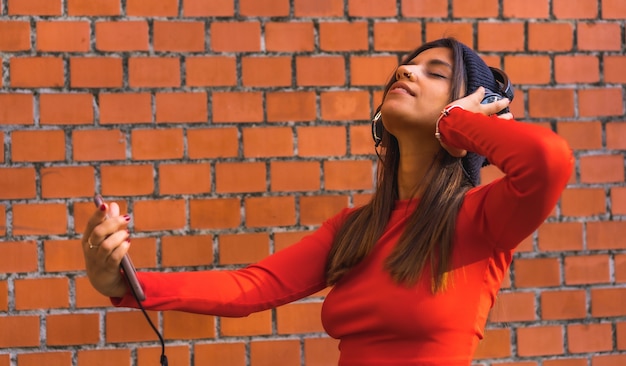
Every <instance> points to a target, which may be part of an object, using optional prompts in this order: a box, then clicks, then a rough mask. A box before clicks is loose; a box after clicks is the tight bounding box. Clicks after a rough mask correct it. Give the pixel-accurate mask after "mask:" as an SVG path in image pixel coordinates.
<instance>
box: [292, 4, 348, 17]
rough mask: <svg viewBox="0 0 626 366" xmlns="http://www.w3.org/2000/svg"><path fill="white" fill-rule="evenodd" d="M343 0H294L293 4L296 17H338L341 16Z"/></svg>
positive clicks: (342, 13)
mask: <svg viewBox="0 0 626 366" xmlns="http://www.w3.org/2000/svg"><path fill="white" fill-rule="evenodd" d="M343 4H344V2H343V0H317V1H315V2H311V1H309V0H295V1H294V4H293V8H294V15H295V16H296V17H307V18H308V17H315V18H325V17H338V16H343V15H344V11H343V7H344V5H343Z"/></svg>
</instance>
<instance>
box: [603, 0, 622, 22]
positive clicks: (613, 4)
mask: <svg viewBox="0 0 626 366" xmlns="http://www.w3.org/2000/svg"><path fill="white" fill-rule="evenodd" d="M601 2H602V6H601V9H602V18H603V19H618V20H622V19H624V18H626V4H624V2H622V1H619V0H602V1H601Z"/></svg>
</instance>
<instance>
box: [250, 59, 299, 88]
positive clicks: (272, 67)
mask: <svg viewBox="0 0 626 366" xmlns="http://www.w3.org/2000/svg"><path fill="white" fill-rule="evenodd" d="M241 75H242V76H241V80H242V83H243V85H245V86H290V85H291V57H283V56H280V57H243V58H242V59H241Z"/></svg>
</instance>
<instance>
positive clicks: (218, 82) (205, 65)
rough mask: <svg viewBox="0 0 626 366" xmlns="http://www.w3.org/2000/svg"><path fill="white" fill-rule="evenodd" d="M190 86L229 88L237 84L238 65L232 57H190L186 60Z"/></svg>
mask: <svg viewBox="0 0 626 366" xmlns="http://www.w3.org/2000/svg"><path fill="white" fill-rule="evenodd" d="M185 66H186V69H187V70H186V78H187V85H189V86H229V85H236V84H237V69H236V67H237V65H236V60H235V58H234V57H231V56H190V57H187V58H186V61H185Z"/></svg>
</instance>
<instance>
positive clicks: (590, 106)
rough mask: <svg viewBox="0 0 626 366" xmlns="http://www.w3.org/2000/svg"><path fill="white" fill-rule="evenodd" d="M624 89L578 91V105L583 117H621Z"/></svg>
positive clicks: (605, 88)
mask: <svg viewBox="0 0 626 366" xmlns="http://www.w3.org/2000/svg"><path fill="white" fill-rule="evenodd" d="M622 98H623V93H622V88H607V87H604V88H599V89H584V90H579V91H578V105H579V113H580V116H581V117H596V116H621V115H623V114H624V107H623V105H622Z"/></svg>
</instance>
